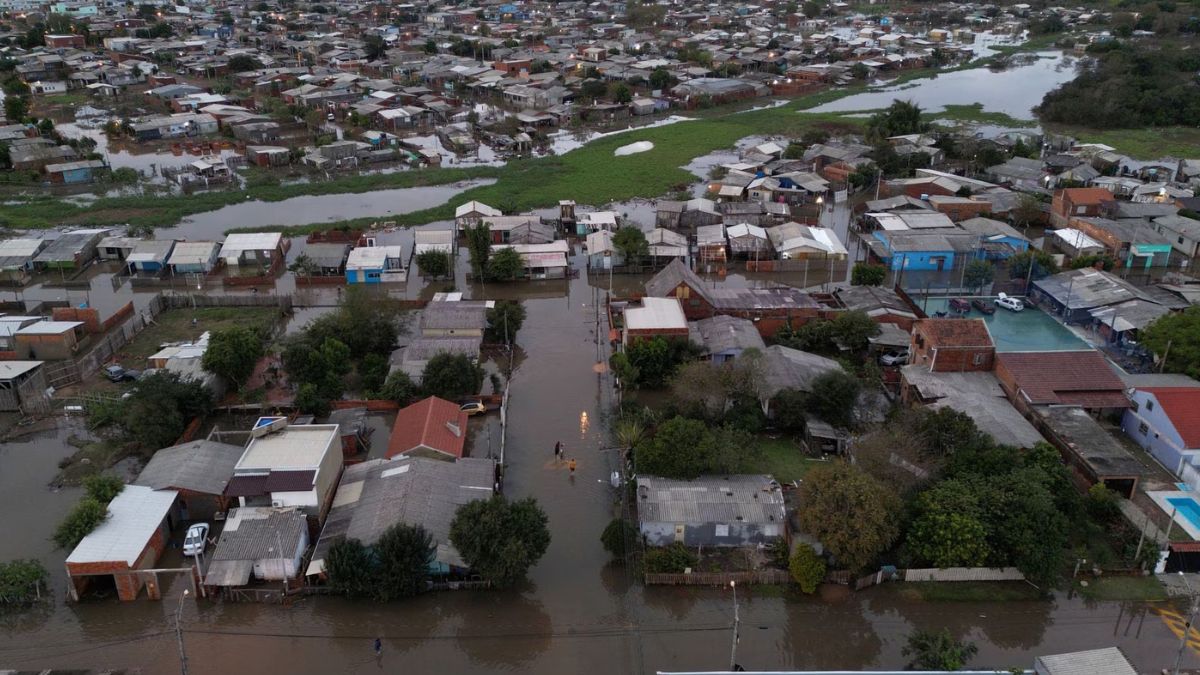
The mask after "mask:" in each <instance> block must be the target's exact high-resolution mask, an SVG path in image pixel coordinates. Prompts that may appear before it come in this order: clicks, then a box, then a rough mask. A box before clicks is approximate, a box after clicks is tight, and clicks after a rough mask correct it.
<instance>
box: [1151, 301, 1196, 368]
mask: <svg viewBox="0 0 1200 675" xmlns="http://www.w3.org/2000/svg"><path fill="white" fill-rule="evenodd" d="M1141 338H1142V344H1143V345H1145V346H1146V348H1147V349H1149V350H1150V351H1152V352H1154V354H1155V355H1156V356H1157V357H1158V358H1159V359H1160V362H1161V363H1162V365H1163V368H1164V370H1166V371H1167V372H1171V373H1183V374H1185V375H1188V376H1190V377H1196V378H1200V307H1188V308H1187V309H1185V310H1184V311H1182V312H1177V313H1172V314H1167V315H1164V316H1162V317H1159V318H1158V319H1155V320H1154V322H1153V323H1151V324H1150V325H1149V326H1147V327H1146V328H1145V329H1144V330H1142V331H1141Z"/></svg>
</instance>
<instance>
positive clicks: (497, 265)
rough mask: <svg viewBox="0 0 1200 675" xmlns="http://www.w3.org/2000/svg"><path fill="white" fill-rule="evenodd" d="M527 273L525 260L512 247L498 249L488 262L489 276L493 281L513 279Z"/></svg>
mask: <svg viewBox="0 0 1200 675" xmlns="http://www.w3.org/2000/svg"><path fill="white" fill-rule="evenodd" d="M524 273H525V260H524V259H523V258H521V254H520V253H517V249H515V248H512V247H506V248H502V249H500V250H499V251H496V252H495V253H494V254H493V255H491V257H489V258H488V262H487V275H486V276H487V278H488V279H491V280H493V281H513V280H514V279H517V278H519V277H520V276H521V275H522V274H524Z"/></svg>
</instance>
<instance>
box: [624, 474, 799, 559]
mask: <svg viewBox="0 0 1200 675" xmlns="http://www.w3.org/2000/svg"><path fill="white" fill-rule="evenodd" d="M637 505H638V506H637V510H638V529H639V530H640V531H641V533H642V536H643V537H645V538H646V541H647V542H648V543H649V544H650V545H652V546H666V545H668V544H672V543H675V542H680V543H682V544H683V545H684V546H747V545H756V544H769V543H771V542H773V541H775V540H777V539H779V538H780V537H783V536H784V528H785V527H786V522H787V513H786V510H785V508H784V501H783V491H782V490H781V489H780V487H779V483H777V482H775V479H774V478H772V477H771V476H767V475H734V476H703V477H701V478H697V479H696V480H672V479H667V478H658V477H655V476H638V479H637Z"/></svg>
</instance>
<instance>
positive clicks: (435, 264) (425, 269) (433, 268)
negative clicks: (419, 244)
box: [417, 250, 450, 279]
mask: <svg viewBox="0 0 1200 675" xmlns="http://www.w3.org/2000/svg"><path fill="white" fill-rule="evenodd" d="M417 267H419V268H420V269H421V273H422V274H425V275H427V276H431V277H433V278H434V279H440V278H442V277H446V276H450V254H449V253H447V252H445V251H436V250H434V251H423V252H421V253H418V254H417Z"/></svg>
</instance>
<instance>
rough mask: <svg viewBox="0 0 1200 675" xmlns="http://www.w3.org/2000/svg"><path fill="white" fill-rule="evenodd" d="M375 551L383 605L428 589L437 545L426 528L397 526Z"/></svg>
mask: <svg viewBox="0 0 1200 675" xmlns="http://www.w3.org/2000/svg"><path fill="white" fill-rule="evenodd" d="M373 548H374V553H375V558H376V559H377V560H378V561H379V568H378V571H377V572H376V575H375V578H376V581H375V585H376V588H377V589H378V591H377V592H376V594H375V597H376V598H378V599H379V600H382V601H384V602H387V601H389V600H397V599H399V598H411V597H413V596H415V595H417V594H419V593H421V592H423V591H424V590H425V589H426V587H427V584H428V582H429V563H431V562H433V557H434V554H435V553H436V552H437V545H436V544H435V543H434V542H433V536H432V535H430V534H429V532H427V531H426V530H425V528H423V527H421V526H420V525H409V524H407V523H396V524H395V525H392V526H391V527H389V528H388V529H387V530H385V531H384V533H383V534H382V535H380V537H379V541H377V542H376V543H375V546H374V547H373Z"/></svg>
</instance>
